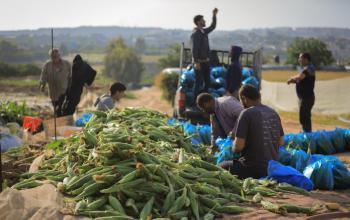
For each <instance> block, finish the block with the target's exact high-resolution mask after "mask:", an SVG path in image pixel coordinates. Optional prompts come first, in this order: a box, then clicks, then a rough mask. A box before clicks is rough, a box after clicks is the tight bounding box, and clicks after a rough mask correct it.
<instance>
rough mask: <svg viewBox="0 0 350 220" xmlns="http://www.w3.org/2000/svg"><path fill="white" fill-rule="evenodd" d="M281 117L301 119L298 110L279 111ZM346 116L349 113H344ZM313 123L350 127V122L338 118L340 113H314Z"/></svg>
mask: <svg viewBox="0 0 350 220" xmlns="http://www.w3.org/2000/svg"><path fill="white" fill-rule="evenodd" d="M278 113H279V115H280V116H281V118H284V119H289V120H292V121H296V122H298V121H299V113H298V112H285V111H279V112H278ZM342 116H343V117H344V118H348V117H349V115H342ZM312 123H314V124H317V125H326V126H328V125H329V126H334V127H337V126H339V127H349V124H348V123H345V122H343V121H340V120H339V119H338V115H325V114H315V113H312Z"/></svg>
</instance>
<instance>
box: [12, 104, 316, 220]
mask: <svg viewBox="0 0 350 220" xmlns="http://www.w3.org/2000/svg"><path fill="white" fill-rule="evenodd" d="M167 119H168V118H167V117H166V116H165V115H163V114H161V113H158V112H155V111H150V110H147V109H140V108H126V109H124V110H123V111H111V112H108V113H104V112H94V117H93V119H92V120H91V121H90V122H89V123H88V124H87V125H86V127H85V128H84V130H83V131H82V132H81V133H79V134H77V135H75V136H73V137H71V138H68V139H65V140H61V141H58V142H54V143H51V144H49V145H48V146H47V148H48V149H51V150H54V151H55V154H54V156H53V157H51V158H47V159H46V160H45V162H44V163H43V164H42V165H41V167H40V169H39V171H38V172H35V173H25V174H23V175H22V176H21V177H22V181H21V182H19V183H17V184H15V185H14V186H12V188H15V189H26V188H32V187H36V186H39V185H41V184H42V183H41V181H42V180H49V181H51V182H52V183H53V184H55V185H56V186H57V189H58V190H59V191H60V192H62V193H63V194H64V195H65V196H66V197H67V199H66V202H67V207H68V209H69V208H70V209H69V210H70V213H72V214H75V215H84V216H88V217H92V218H97V219H100V220H103V219H142V220H149V219H214V218H215V217H217V216H220V215H221V214H222V213H227V214H239V213H242V212H246V211H249V209H247V208H244V207H243V206H245V205H246V204H248V203H251V204H253V203H262V205H264V204H265V205H266V202H265V201H264V197H266V196H268V197H271V196H279V195H280V194H281V193H298V194H304V195H308V192H307V191H305V190H302V189H299V188H295V187H292V186H290V185H286V184H277V183H276V182H275V181H270V180H255V179H251V178H248V179H246V180H244V181H242V180H239V179H238V178H236V177H235V176H233V175H231V174H230V173H229V172H228V171H226V170H223V169H222V168H220V167H218V166H216V165H214V164H213V163H212V162H213V161H214V160H213V157H212V156H211V155H210V153H209V152H208V150H207V148H206V147H205V146H202V147H197V146H192V145H191V141H190V138H191V137H186V136H184V135H183V131H182V128H181V126H178V127H176V126H175V127H174V126H168V125H167ZM264 202H265V203H264ZM264 207H265V206H264ZM268 207H269V206H268V205H267V207H266V208H267V209H268ZM268 210H269V209H268ZM271 210H272V209H271ZM282 210H283V214H285V213H286V212H287V211H290V212H297V211H298V209H296V208H294V209H293V208H290V207H289V209H288V210H287V209H286V208H285V207H284V208H283V209H282ZM302 211H303V212H304V213H305V212H306V211H305V210H302ZM312 213H313V210H311V208H310V212H309V213H308V214H312Z"/></svg>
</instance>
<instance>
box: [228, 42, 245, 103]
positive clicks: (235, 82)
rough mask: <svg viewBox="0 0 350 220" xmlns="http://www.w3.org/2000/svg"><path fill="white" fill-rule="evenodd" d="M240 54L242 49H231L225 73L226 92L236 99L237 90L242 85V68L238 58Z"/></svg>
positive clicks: (235, 47) (234, 47) (236, 47)
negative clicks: (229, 62) (229, 61)
mask: <svg viewBox="0 0 350 220" xmlns="http://www.w3.org/2000/svg"><path fill="white" fill-rule="evenodd" d="M241 54H242V48H241V47H238V46H232V47H231V52H230V56H231V64H230V66H229V68H228V71H227V78H226V82H227V92H228V94H229V95H233V96H234V97H236V98H237V99H238V90H239V88H241V85H242V78H243V77H242V66H241V63H240V62H239V58H240V56H241Z"/></svg>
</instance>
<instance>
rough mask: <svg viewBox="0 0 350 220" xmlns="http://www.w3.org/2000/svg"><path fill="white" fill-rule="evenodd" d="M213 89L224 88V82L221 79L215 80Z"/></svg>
mask: <svg viewBox="0 0 350 220" xmlns="http://www.w3.org/2000/svg"><path fill="white" fill-rule="evenodd" d="M215 88H226V80H225V78H223V77H219V78H217V79H215Z"/></svg>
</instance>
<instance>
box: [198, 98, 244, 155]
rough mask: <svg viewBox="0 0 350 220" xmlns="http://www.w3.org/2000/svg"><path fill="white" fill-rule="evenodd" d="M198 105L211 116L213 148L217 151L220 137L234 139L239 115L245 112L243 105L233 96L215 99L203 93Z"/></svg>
mask: <svg viewBox="0 0 350 220" xmlns="http://www.w3.org/2000/svg"><path fill="white" fill-rule="evenodd" d="M197 105H198V107H199V108H200V109H201V110H203V111H204V112H206V113H208V114H210V124H211V127H212V135H211V146H212V148H213V150H214V151H215V150H216V149H215V140H216V139H217V138H218V137H221V138H226V137H227V136H231V137H232V139H234V129H235V126H236V121H237V119H238V117H239V114H240V113H241V111H242V110H243V107H242V105H241V103H240V102H239V101H238V100H237V99H236V98H235V97H233V96H223V97H220V98H214V97H213V96H212V95H211V94H209V93H201V94H200V95H199V96H198V97H197Z"/></svg>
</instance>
